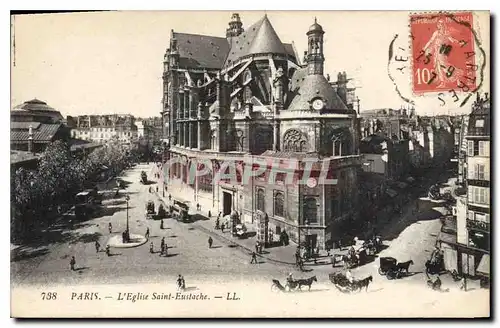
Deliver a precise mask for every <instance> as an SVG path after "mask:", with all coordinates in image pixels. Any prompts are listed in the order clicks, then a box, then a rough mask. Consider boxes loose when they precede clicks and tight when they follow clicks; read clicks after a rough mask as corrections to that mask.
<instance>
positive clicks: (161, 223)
mask: <svg viewBox="0 0 500 328" xmlns="http://www.w3.org/2000/svg"><path fill="white" fill-rule="evenodd" d="M160 229H161V230H163V219H161V221H160Z"/></svg>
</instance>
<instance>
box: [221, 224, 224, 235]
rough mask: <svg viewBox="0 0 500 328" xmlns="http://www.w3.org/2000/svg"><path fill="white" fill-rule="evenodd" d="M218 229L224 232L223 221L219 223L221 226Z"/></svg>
mask: <svg viewBox="0 0 500 328" xmlns="http://www.w3.org/2000/svg"><path fill="white" fill-rule="evenodd" d="M220 230H221V231H222V233H224V223H223V224H221V226H220Z"/></svg>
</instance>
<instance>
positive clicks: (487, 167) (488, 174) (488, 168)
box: [484, 164, 490, 181]
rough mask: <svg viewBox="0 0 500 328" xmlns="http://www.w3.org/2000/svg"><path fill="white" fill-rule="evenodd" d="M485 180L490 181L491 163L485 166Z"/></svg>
mask: <svg viewBox="0 0 500 328" xmlns="http://www.w3.org/2000/svg"><path fill="white" fill-rule="evenodd" d="M484 180H486V181H490V165H489V164H486V165H485V166H484Z"/></svg>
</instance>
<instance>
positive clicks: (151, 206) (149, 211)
mask: <svg viewBox="0 0 500 328" xmlns="http://www.w3.org/2000/svg"><path fill="white" fill-rule="evenodd" d="M154 216H155V203H154V202H153V201H151V200H150V201H149V202H147V204H146V219H148V220H151V219H154Z"/></svg>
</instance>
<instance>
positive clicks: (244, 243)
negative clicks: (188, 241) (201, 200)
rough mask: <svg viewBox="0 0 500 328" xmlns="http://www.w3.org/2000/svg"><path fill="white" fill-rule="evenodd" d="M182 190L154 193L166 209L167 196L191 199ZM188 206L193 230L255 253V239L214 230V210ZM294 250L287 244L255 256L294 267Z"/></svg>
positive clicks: (293, 245) (190, 203) (172, 188)
mask: <svg viewBox="0 0 500 328" xmlns="http://www.w3.org/2000/svg"><path fill="white" fill-rule="evenodd" d="M153 170H154V169H153ZM153 170H152V171H153ZM152 173H153V172H152ZM153 176H154V175H153ZM156 180H157V182H160V181H159V179H156ZM184 189H186V188H183V189H182V190H181V189H180V188H176V186H171V185H169V186H168V192H167V193H165V197H162V191H161V190H159V191H158V192H156V191H155V193H156V196H157V197H158V199H159V200H161V201H162V202H163V203H164V205H165V207H166V206H168V205H172V203H173V201H169V199H168V195H172V199H174V198H175V199H192V197H190V196H191V195H189V191H188V190H184ZM189 206H190V208H189V213H193V214H194V215H193V216H194V217H195V220H194V222H193V223H191V225H192V226H193V227H194V228H196V229H198V230H200V231H203V232H205V233H207V234H209V235H212V236H213V237H214V238H217V239H219V240H221V241H223V242H226V243H229V244H233V245H236V246H237V247H240V248H242V249H244V250H245V251H247V252H249V253H251V252H254V251H255V242H256V238H255V237H249V238H245V239H240V238H238V237H233V236H232V234H231V232H230V231H228V230H226V231H224V233H222V231H221V230H215V221H216V219H217V213H218V210H217V209H216V208H212V207H208V206H202V210H200V211H198V210H197V209H196V203H195V202H194V201H191V202H189ZM209 211H210V213H211V214H212V217H210V218H209V217H208V212H209ZM196 217H197V218H196ZM248 232H250V233H251V232H252V231H251V229H249V231H248ZM295 250H296V245H295V244H289V245H288V246H276V247H271V248H264V249H263V251H262V253H261V254H257V256H258V257H261V258H263V259H266V260H268V261H270V262H275V263H280V264H287V265H295ZM249 255H250V254H249Z"/></svg>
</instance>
